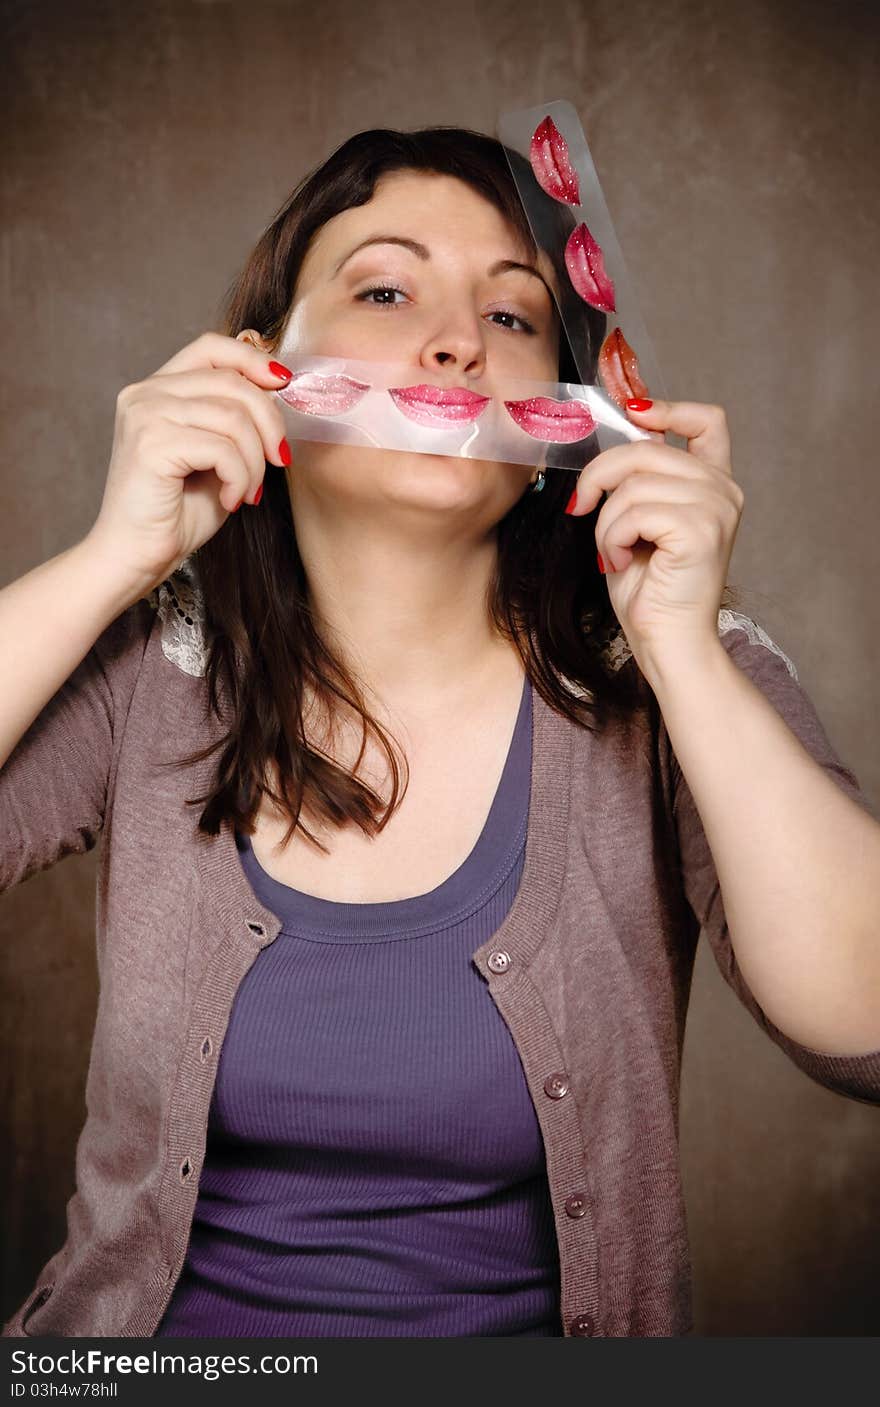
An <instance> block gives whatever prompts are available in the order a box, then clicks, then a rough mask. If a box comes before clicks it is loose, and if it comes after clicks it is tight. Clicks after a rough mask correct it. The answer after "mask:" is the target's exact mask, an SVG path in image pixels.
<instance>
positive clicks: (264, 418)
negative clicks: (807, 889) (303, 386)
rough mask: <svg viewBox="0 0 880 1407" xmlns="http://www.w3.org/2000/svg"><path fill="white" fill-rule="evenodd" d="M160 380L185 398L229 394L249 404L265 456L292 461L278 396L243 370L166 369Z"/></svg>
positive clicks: (271, 460)
mask: <svg viewBox="0 0 880 1407" xmlns="http://www.w3.org/2000/svg"><path fill="white" fill-rule="evenodd" d="M242 345H243V344H242ZM152 379H153V378H150V380H148V381H145V382H142V383H141V384H142V386H144V387H147V386H149V384H150V381H151V380H152ZM158 384H160V385H161V389H162V391H164V392H167V393H168V394H169V395H172V396H178V397H180V398H181V399H182V400H184V401H186V400H190V399H193V398H196V397H200V396H201V397H205V396H209V397H211V398H212V399H218V398H221V397H228V398H229V400H230V401H232V402H235V403H236V404H241V405H242V406H244V407H245V408H246V410H247V413H248V415H249V416H250V418H251V420H252V422H253V423H254V425H255V426H256V429H257V431H258V433H259V436H260V438H261V440H262V445H263V459H264V460H266V459H268V461H269V463H270V464H279V465H283V466H284V465H287V464H289V463H290V452H289V449H288V451H287V453H286V454H285V452H284V450H282V442H284V443H285V444H286V440H285V431H286V426H285V424H284V418H283V416H282V414H281V407H280V406H279V404H278V402H277V400H276V399H275V398H274V396H267V395H266V392H265V391H262V390H260V388H259V387H258V386H254V385H253V384H252V383H251V382H249V381H247V380H246V379H245V378H244V377H243V376H242V375H241V374H240V373H239V372H237V371H233V370H231V369H229V368H227V367H221V368H214V369H211V370H204V369H199V370H194V371H185V372H178V373H176V374H164V373H163V375H162V378H161V382H160V383H158Z"/></svg>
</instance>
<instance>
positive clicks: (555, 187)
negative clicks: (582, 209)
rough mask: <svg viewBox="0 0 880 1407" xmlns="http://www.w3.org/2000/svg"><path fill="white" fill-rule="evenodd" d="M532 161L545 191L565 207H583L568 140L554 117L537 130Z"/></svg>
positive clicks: (530, 156)
mask: <svg viewBox="0 0 880 1407" xmlns="http://www.w3.org/2000/svg"><path fill="white" fill-rule="evenodd" d="M529 160H530V161H531V163H532V170H533V171H534V173H535V180H536V181H537V182H538V185H539V186H540V187H541V189H542V190H544V191H546V192H547V194H548V195H552V197H553V199H554V200H560V201H562V203H563V204H564V205H580V203H581V194H580V189H579V187H578V178H577V173H576V172H575V169H574V167H573V166H572V164H571V157H570V156H569V154H568V145H567V143H566V140H565V138H564V137H563V135H562V133H561V132H560V130H559V128H558V127H557V126H556V123H555V122H554V121H553V118H552V117H545V118H544V121H543V122H542V123H541V124H540V125H539V126H538V127H536V128H535V131H534V135H533V137H532V144H531V146H530V148H529Z"/></svg>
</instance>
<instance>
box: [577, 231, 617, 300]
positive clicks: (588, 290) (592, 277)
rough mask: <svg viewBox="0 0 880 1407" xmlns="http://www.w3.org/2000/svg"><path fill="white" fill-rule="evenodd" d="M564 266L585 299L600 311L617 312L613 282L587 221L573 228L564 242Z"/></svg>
mask: <svg viewBox="0 0 880 1407" xmlns="http://www.w3.org/2000/svg"><path fill="white" fill-rule="evenodd" d="M565 267H566V268H567V269H568V273H569V277H570V278H571V281H572V283H573V284H574V287H575V289H576V291H577V292H578V293H579V294H580V296H581V297H582V298H583V300H584V302H585V303H589V304H590V306H591V307H593V308H598V309H599V310H600V311H601V312H603V313H613V312H616V311H617V310H616V307H615V303H614V284H613V283H612V281H611V279H610V278H609V277H608V275H607V274H606V272H605V260H604V258H603V256H602V250H601V249H600V248H599V246H598V244H597V243H596V241H595V240H594V239H593V236H592V235H591V234H590V231H589V230H588V229H587V227H586V225H583V224H581V225H578V226H577V227H576V228H575V229H573V230H572V232H571V234H570V236H569V239H568V243H567V244H566V246H565Z"/></svg>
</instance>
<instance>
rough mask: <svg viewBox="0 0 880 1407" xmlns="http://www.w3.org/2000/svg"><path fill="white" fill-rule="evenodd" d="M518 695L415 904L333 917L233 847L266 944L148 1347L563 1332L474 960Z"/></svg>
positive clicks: (230, 1038) (522, 718) (515, 870)
mask: <svg viewBox="0 0 880 1407" xmlns="http://www.w3.org/2000/svg"><path fill="white" fill-rule="evenodd" d="M531 741H532V691H531V686H530V685H529V683H528V680H526V681H525V682H524V687H523V695H522V701H521V704H520V709H519V714H518V717H517V722H516V727H515V730H514V735H513V739H512V742H511V746H510V749H509V752H508V756H507V760H506V763H505V767H504V771H503V775H502V777H501V780H500V783H499V785H498V789H497V791H496V794H495V798H494V801H493V803H492V807H491V810H490V812H489V815H488V817H487V820H486V823H485V826H484V828H483V831H482V833H481V835H480V837H479V839H478V841H477V843H476V845H475V846H474V848H473V850H472V851H471V853H470V855H469V856H468V858H467V859H466V860H465V861H464V863H463V864H462V865H461V866H460V867H459V868H458V869H457V870H456V871H455V873H454V874H452V875H451V876H449V878H448V879H446V880H445V882H444V883H442V884H440V885H439V886H438V887H437V888H436V889H434V890H432V891H431V892H430V893H428V894H423V895H419V896H418V897H416V898H409V899H403V900H399V901H394V902H387V903H370V904H351V903H346V904H338V903H333V902H331V901H330V900H326V899H319V898H316V897H315V896H313V895H308V894H304V893H302V892H300V891H299V890H296V889H292V888H290V887H288V886H287V885H284V884H281V883H279V882H278V881H277V880H274V879H273V878H272V877H271V876H270V875H268V874H267V873H266V872H265V871H264V870H263V869H262V867H261V866H260V864H259V862H258V861H257V859H256V857H255V855H254V853H253V850H252V848H251V845H250V841H249V839H248V838H247V837H246V836H238V837H237V841H236V843H237V845H238V848H239V853H240V856H241V862H242V865H243V867H244V870H245V873H246V874H247V877H248V879H249V880H250V883H251V885H252V887H253V889H254V893H255V894H256V896H257V897H258V898H259V899H260V901H261V902H262V903H264V904H265V905H266V906H267V907H268V908H270V909H271V910H272V911H273V912H274V913H276V914H277V915H278V917H279V918H280V919H281V922H282V932H281V933H280V934H279V937H278V940H277V941H276V942H275V943H273V944H272V945H271V946H270V947H268V948H266V949H265V950H264V951H263V952H262V953H261V954H260V956H259V957H258V958H257V960H256V962H255V963H254V965H253V966H252V968H251V969H250V971H249V972H248V973H247V975H246V976H245V978H244V980H243V982H242V983H241V986H240V988H239V990H238V993H237V995H236V998H235V1002H234V1005H233V1008H232V1014H231V1017H230V1022H229V1027H228V1030H227V1033H226V1036H225V1039H224V1042H223V1047H222V1051H221V1055H220V1061H219V1066H218V1071H217V1081H216V1086H215V1090H214V1095H213V1099H212V1103H211V1110H210V1117H209V1124H208V1141H207V1148H206V1155H205V1162H204V1167H203V1170H202V1174H201V1179H200V1183H199V1195H198V1201H197V1204H196V1210H195V1216H194V1219H193V1225H192V1233H191V1238H190V1242H189V1246H188V1250H187V1256H186V1261H185V1264H184V1267H183V1271H182V1273H181V1276H180V1279H179V1280H178V1283H177V1285H176V1286H175V1290H174V1294H173V1296H172V1298H171V1301H170V1303H169V1306H168V1309H167V1311H166V1313H165V1315H164V1317H163V1319H162V1321H161V1323H160V1325H159V1327H158V1328H157V1330H156V1335H157V1336H175V1335H177V1336H188V1335H192V1336H199V1337H210V1336H223V1337H225V1336H248V1337H272V1336H303V1337H313V1336H322V1335H327V1336H336V1337H342V1336H345V1337H349V1336H359V1337H366V1336H382V1337H399V1336H406V1337H440V1336H456V1337H461V1336H466V1335H531V1336H556V1335H558V1336H561V1335H562V1333H563V1329H562V1323H561V1320H560V1309H559V1256H558V1247H557V1242H556V1236H555V1232H554V1226H553V1215H552V1208H551V1202H550V1195H549V1189H548V1184H547V1176H546V1166H545V1161H544V1146H543V1140H542V1137H541V1131H540V1126H539V1124H538V1120H537V1117H536V1114H535V1109H534V1106H533V1103H532V1100H531V1098H530V1095H529V1092H528V1087H527V1084H526V1079H525V1075H524V1072H523V1068H522V1064H521V1062H520V1058H519V1055H518V1053H517V1049H516V1046H515V1044H514V1042H513V1039H512V1038H511V1035H510V1032H509V1031H508V1028H507V1026H506V1024H505V1022H504V1020H503V1019H502V1017H501V1015H500V1013H499V1012H498V1009H497V1007H496V1005H495V1004H494V1002H493V1001H492V999H491V997H490V995H489V992H488V990H487V987H486V983H485V981H484V980H483V978H482V976H481V975H480V973H479V971H478V970H477V969H476V968H475V967H474V965H473V963H472V962H471V955H472V954H473V952H474V950H475V949H476V948H477V947H478V946H479V945H480V944H481V943H482V942H484V941H485V940H486V939H487V938H489V937H490V936H491V935H492V934H493V933H494V932H495V930H496V929H497V928H498V927H499V926H500V924H501V922H502V920H503V919H504V917H505V915H506V914H507V912H508V910H509V908H510V906H511V904H512V902H513V899H514V896H515V894H516V891H517V888H518V885H519V881H520V876H521V873H522V867H523V860H524V853H525V839H526V831H527V822H528V809H529V785H530V771H531Z"/></svg>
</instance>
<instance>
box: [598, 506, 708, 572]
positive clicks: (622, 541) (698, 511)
mask: <svg viewBox="0 0 880 1407" xmlns="http://www.w3.org/2000/svg"><path fill="white" fill-rule="evenodd" d="M640 539H641V540H642V541H644V542H646V543H647V544H648V545H649V546H650V545H652V544H653V545H654V546H655V547H658V548H667V549H669V550H670V551H673V552H675V553H677V554H678V555H679V556H680V557H682V558H683V559H684V560H686V561H688V562H693V561H695V560H696V558H697V556H698V555H705V552H706V550H707V548H706V544H707V543H709V544H710V550H714V549H715V548H716V547H718V546H720V545H721V542H722V540H723V529H722V526H721V524H720V523H719V522H716V521H715V520H713V519H712V517H711V515H707V513H706V511H705V509H704V508H703V506H702V505H698V504H680V503H638V504H634V505H633V506H632V507H631V508H628V509H626V510H625V511H624V512H623V513H620V514H618V515H617V517H616V518H614V519H613V521H612V522H611V523H609V525H608V526H607V528H606V529H605V532H604V534H603V535H602V536H601V538H600V537H599V535H598V534H597V541H596V546H597V548H598V550H599V552H600V553H601V554H602V557H603V559H604V561H605V562H607V563H610V564H611V569H612V570H613V571H617V572H620V571H624V570H625V569H626V567H628V566H629V564H630V562H631V561H632V555H631V552H630V550H629V549H631V548H633V547H635V544H636V543H637V542H638V541H639V540H640Z"/></svg>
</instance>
